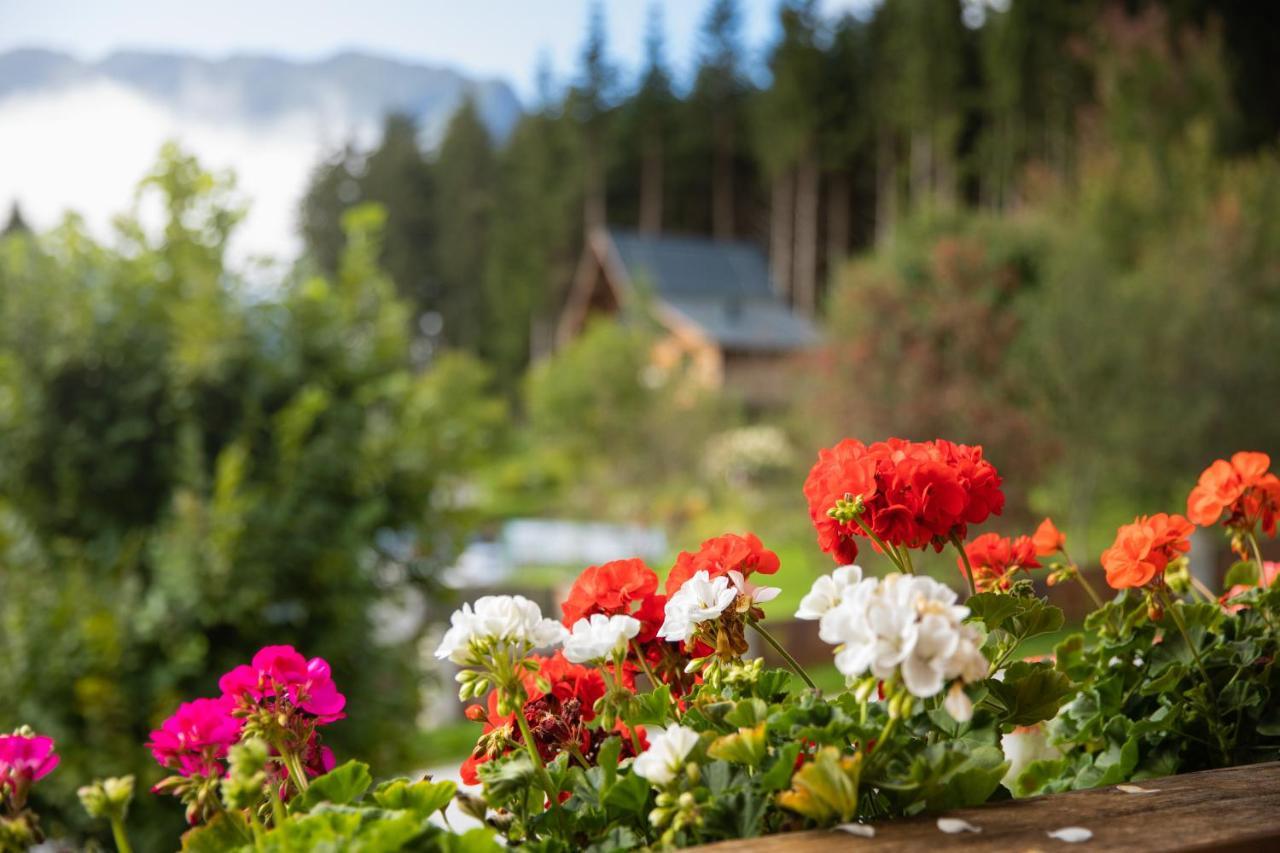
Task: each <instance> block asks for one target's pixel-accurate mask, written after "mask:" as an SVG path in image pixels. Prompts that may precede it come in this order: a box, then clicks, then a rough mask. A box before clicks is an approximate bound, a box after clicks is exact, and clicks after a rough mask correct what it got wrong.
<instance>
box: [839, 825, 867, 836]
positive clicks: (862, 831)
mask: <svg viewBox="0 0 1280 853" xmlns="http://www.w3.org/2000/svg"><path fill="white" fill-rule="evenodd" d="M835 828H836V829H838V830H840V831H841V832H847V833H849V834H850V835H856V836H858V837H859V838H875V837H876V828H875V827H874V826H872V825H871V824H869V823H838V824H836V827H835Z"/></svg>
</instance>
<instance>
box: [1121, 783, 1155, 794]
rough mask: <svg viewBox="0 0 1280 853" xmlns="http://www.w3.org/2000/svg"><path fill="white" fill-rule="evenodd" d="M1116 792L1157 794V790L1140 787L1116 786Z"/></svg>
mask: <svg viewBox="0 0 1280 853" xmlns="http://www.w3.org/2000/svg"><path fill="white" fill-rule="evenodd" d="M1116 790H1117V791H1124V792H1125V793H1126V794H1158V793H1160V791H1159V789H1157V788H1143V787H1142V786H1140V785H1116Z"/></svg>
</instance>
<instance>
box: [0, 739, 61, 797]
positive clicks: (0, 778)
mask: <svg viewBox="0 0 1280 853" xmlns="http://www.w3.org/2000/svg"><path fill="white" fill-rule="evenodd" d="M58 760H59V759H58V756H57V754H56V753H55V752H54V751H53V738H51V737H46V736H44V735H31V736H27V735H23V734H11V735H0V800H3V799H5V798H6V797H13V798H14V799H15V800H17V801H18V802H21V801H23V800H25V799H26V790H27V787H28V786H29V785H30V784H31V783H32V782H35V781H36V780H37V779H42V778H44V777H45V776H48V775H49V773H50V772H51V771H52V770H53V768H55V767H57V766H58Z"/></svg>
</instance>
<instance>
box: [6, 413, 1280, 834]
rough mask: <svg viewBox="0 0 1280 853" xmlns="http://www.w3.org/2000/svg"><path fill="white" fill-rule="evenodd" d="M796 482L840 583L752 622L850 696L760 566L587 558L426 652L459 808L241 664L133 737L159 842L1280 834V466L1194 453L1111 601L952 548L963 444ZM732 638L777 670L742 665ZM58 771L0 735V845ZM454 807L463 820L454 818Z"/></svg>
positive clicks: (758, 556)
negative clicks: (182, 818)
mask: <svg viewBox="0 0 1280 853" xmlns="http://www.w3.org/2000/svg"><path fill="white" fill-rule="evenodd" d="M803 491H804V496H805V498H806V500H807V503H808V510H809V515H810V518H811V520H812V522H813V525H814V528H815V532H816V535H817V543H818V547H820V548H821V549H822V550H823V551H825V552H827V553H828V554H830V555H831V556H832V558H833V563H834V567H833V570H832V571H831V572H830V573H829V574H827V575H824V576H822V577H820V578H818V579H817V580H816V581H815V582H814V583H813V585H812V587H811V588H810V589H809V590H808V592H807V594H805V595H804V597H803V599H802V600H801V602H800V606H799V609H798V611H797V612H796V613H794V614H790V613H786V614H770V615H774V616H784V617H791V616H793V615H794V617H795V618H797V619H801V620H808V621H810V622H812V623H814V624H816V627H817V633H818V637H819V638H820V640H821V642H822V643H823V644H824V645H825V646H827V647H829V650H830V654H831V659H832V661H833V662H834V665H835V667H836V669H838V670H839V672H840V673H841V674H842V675H843V676H844V682H845V683H844V688H843V689H841V690H838V691H835V692H830V691H827V692H824V691H822V690H820V689H818V688H817V687H816V686H815V683H814V681H813V679H812V678H811V677H810V675H809V674H808V673H807V672H806V671H805V670H804V668H803V667H802V666H801V665H800V664H799V663H798V662H797V661H796V659H795V657H794V656H793V655H792V654H791V652H790V651H789V650H788V649H787V647H786V644H785V643H783V642H780V641H779V639H778V638H777V637H775V636H774V634H773V633H771V632H770V631H769V630H768V628H767V627H766V624H765V619H766V615H767V614H768V611H769V607H770V603H771V602H773V603H774V604H776V603H777V602H775V601H774V599H775V598H776V597H777V595H778V593H779V592H780V590H779V589H778V588H776V587H772V586H769V585H768V584H769V582H770V580H771V579H772V577H773V576H774V575H775V574H776V573H777V572H778V570H779V568H780V563H779V560H778V557H777V555H776V554H774V553H773V552H772V551H771V550H769V548H768V547H766V545H765V544H764V543H763V542H761V541H760V539H759V538H757V537H756V536H754V535H751V534H744V535H737V534H725V535H723V536H718V537H715V538H712V539H709V540H707V541H706V542H704V543H703V544H702V545H701V547H700V548H698V549H697V550H696V551H686V552H683V553H681V554H680V556H679V557H678V558H677V560H676V562H675V564H674V565H673V566H672V567H671V569H670V570H669V571H668V572H667V573H666V577H665V578H662V577H660V576H659V574H658V573H657V572H656V571H654V570H653V569H652V568H650V567H649V566H648V565H646V564H645V563H644V562H642V561H640V560H635V559H630V560H619V561H615V562H611V563H607V564H604V565H601V566H592V567H590V568H587V569H586V570H585V571H583V572H582V574H581V575H580V576H579V577H578V579H577V581H576V582H575V583H574V585H573V587H572V589H571V590H570V591H569V594H568V597H567V598H566V600H565V601H564V603H563V606H562V608H561V613H560V614H544V613H543V612H542V609H541V608H540V607H539V606H538V605H537V604H535V603H534V602H532V601H530V600H529V599H526V598H524V597H522V596H518V595H489V596H483V597H481V598H479V599H477V600H476V601H474V602H469V603H467V604H464V605H463V606H462V607H461V608H460V609H459V610H458V611H456V612H455V613H454V614H453V616H452V618H451V620H450V626H449V628H448V630H447V631H446V633H445V634H444V636H443V639H442V640H441V642H440V644H439V647H438V648H437V649H436V652H435V654H436V655H437V657H439V658H441V659H447V660H448V661H451V662H452V663H453V664H454V665H455V666H456V667H457V668H458V674H457V683H458V687H459V698H460V699H461V700H462V701H463V702H464V703H467V711H466V713H467V716H468V718H470V719H472V720H474V721H475V722H476V723H477V739H476V743H475V747H474V749H473V750H472V751H471V754H470V755H469V756H468V757H467V759H466V761H465V762H464V763H463V765H462V767H461V768H460V770H459V773H460V777H461V779H462V780H463V781H464V782H466V783H468V784H469V785H472V786H478V787H477V788H475V789H474V792H471V793H468V792H460V791H458V789H457V786H456V785H455V784H454V783H452V782H450V781H433V780H430V779H423V780H416V781H415V780H411V779H392V780H388V781H382V782H380V783H379V784H376V785H375V784H374V780H373V775H372V772H371V770H370V768H369V767H368V766H366V765H364V764H362V763H360V762H358V761H346V762H345V763H342V764H336V763H335V757H334V756H333V754H332V753H331V752H330V751H329V750H328V748H327V747H325V746H324V745H323V744H322V742H321V741H322V739H321V730H322V729H323V728H324V727H325V726H328V725H330V724H335V723H338V722H339V721H340V720H342V719H343V717H344V711H345V707H346V699H345V697H344V696H343V695H342V693H341V692H339V690H338V687H337V684H336V683H335V675H334V674H333V673H331V671H330V668H329V666H328V665H327V664H326V663H325V662H324V661H323V660H320V659H318V658H312V659H310V660H308V659H307V658H305V657H304V656H303V655H302V654H300V653H299V652H297V651H295V650H294V649H292V648H291V647H287V646H272V647H268V648H265V649H262V650H261V651H260V652H259V653H258V654H257V655H255V656H254V658H253V660H252V662H251V663H250V664H248V665H244V666H240V667H237V668H236V669H234V670H232V671H231V672H229V673H227V674H226V675H225V676H223V678H222V679H221V681H220V682H219V687H220V689H221V695H220V696H218V697H211V698H204V699H195V700H193V701H191V702H188V703H186V704H183V705H182V706H181V707H179V708H178V709H177V710H176V711H175V712H174V714H173V716H172V717H171V718H170V719H169V720H167V721H166V722H165V723H164V724H163V725H162V726H161V727H160V729H158V730H157V731H156V732H154V733H153V734H152V738H151V741H150V743H149V744H148V747H149V748H150V749H151V751H152V754H153V755H154V756H155V758H156V760H157V761H158V762H159V763H160V764H162V765H163V766H164V767H166V768H167V769H168V770H170V771H171V773H172V775H171V776H169V777H168V778H166V779H165V780H164V781H162V782H161V783H160V784H158V785H157V786H156V787H155V789H154V792H155V793H157V794H166V795H172V796H174V797H176V798H177V799H178V800H180V801H181V803H182V804H183V806H184V807H185V809H186V817H187V819H188V822H189V823H190V824H191V827H192V828H191V829H190V830H189V831H188V832H187V834H186V835H185V836H184V838H183V840H182V842H181V843H182V845H183V847H184V849H191V850H201V851H223V850H226V851H260V850H261V851H272V850H309V849H315V848H325V849H361V850H370V851H382V850H387V851H390V850H443V851H450V850H466V851H473V850H474V851H480V850H496V849H500V845H501V844H505V845H508V846H521V847H526V848H528V849H532V850H546V851H570V850H575V851H576V850H602V851H603V850H633V849H634V850H640V849H662V848H674V847H686V846H695V845H707V844H717V843H726V844H729V845H732V846H733V847H734V848H735V849H742V850H772V849H781V848H782V846H783V845H785V846H786V848H787V849H801V850H803V849H805V848H806V847H807V848H811V849H816V848H817V847H818V846H819V845H822V846H826V845H829V844H832V843H841V844H847V845H850V846H852V845H855V844H856V845H867V846H872V847H877V848H879V849H888V850H898V849H901V850H906V849H920V848H921V847H925V846H929V845H942V844H952V845H958V846H965V847H970V848H973V849H990V850H997V849H1032V848H1045V849H1047V848H1049V847H1050V846H1052V845H1061V844H1077V843H1082V844H1086V845H1094V846H1095V847H1099V848H1108V847H1110V848H1117V849H1118V848H1122V847H1123V848H1124V849H1178V848H1189V847H1196V846H1207V845H1219V846H1223V845H1226V846H1230V845H1236V846H1237V848H1238V849H1246V847H1247V846H1248V845H1257V844H1262V845H1264V846H1265V844H1266V843H1268V840H1270V843H1275V841H1276V839H1278V838H1280V819H1278V818H1277V817H1276V815H1277V814H1280V810H1277V808H1276V806H1277V805H1280V802H1277V801H1276V795H1275V794H1274V791H1275V790H1277V784H1276V783H1277V782H1280V763H1275V762H1277V760H1280V700H1278V699H1277V698H1276V697H1277V690H1278V689H1280V675H1277V670H1276V666H1275V661H1276V657H1277V653H1278V652H1280V649H1278V648H1277V645H1278V642H1280V635H1278V634H1277V626H1280V588H1277V587H1275V586H1274V581H1275V579H1276V577H1277V575H1280V566H1277V565H1276V564H1274V563H1268V562H1265V561H1264V560H1263V559H1262V556H1261V547H1260V544H1259V539H1260V538H1263V537H1274V535H1275V531H1276V522H1277V516H1278V515H1280V479H1277V477H1276V476H1275V475H1274V474H1273V473H1271V471H1270V459H1269V458H1268V457H1267V456H1266V455H1265V454H1261V453H1237V454H1235V455H1234V456H1233V457H1232V458H1231V459H1229V460H1219V461H1217V462H1214V463H1213V464H1212V465H1211V466H1210V467H1209V468H1208V469H1206V470H1205V471H1204V473H1203V475H1202V476H1201V478H1200V480H1199V483H1198V484H1197V485H1196V487H1195V489H1194V490H1193V491H1192V492H1191V494H1190V496H1189V498H1188V501H1187V506H1186V508H1185V509H1186V513H1185V515H1184V514H1179V513H1168V512H1158V513H1154V514H1151V515H1143V516H1139V517H1138V518H1136V519H1135V520H1134V521H1133V522H1132V523H1130V524H1126V525H1124V526H1123V527H1121V528H1120V529H1119V531H1118V532H1117V534H1116V537H1115V541H1114V542H1113V544H1112V545H1111V546H1110V547H1108V548H1107V549H1106V550H1104V551H1103V552H1102V554H1101V563H1102V566H1103V568H1104V570H1105V578H1106V583H1107V587H1106V588H1105V589H1102V588H1099V587H1098V586H1095V585H1094V584H1093V583H1091V582H1090V581H1088V580H1087V579H1086V578H1085V577H1084V576H1083V575H1082V574H1081V572H1080V569H1079V564H1078V563H1077V562H1076V561H1075V560H1074V559H1073V558H1072V556H1070V555H1069V551H1068V542H1067V540H1066V537H1065V536H1063V535H1062V533H1061V532H1060V531H1059V530H1058V529H1057V527H1056V526H1055V525H1054V523H1053V522H1052V521H1051V520H1048V519H1046V520H1045V521H1044V522H1043V523H1041V524H1040V525H1039V527H1038V528H1037V529H1036V530H1034V531H1033V532H1032V533H1031V534H1029V535H1025V536H1017V537H1012V538H1009V537H1004V536H1000V535H998V534H995V533H990V532H986V533H980V534H979V533H976V532H975V531H974V528H975V527H977V526H978V525H981V524H983V523H985V522H987V521H988V520H989V519H990V518H991V517H992V516H995V515H999V514H1000V513H1001V512H1002V510H1003V507H1004V493H1003V490H1002V479H1001V476H1000V475H999V473H998V472H997V471H996V469H995V467H994V466H993V465H992V464H991V463H990V462H989V461H988V460H987V459H985V458H984V456H983V453H982V449H981V448H980V447H972V446H966V445H961V444H955V443H952V442H949V441H944V440H936V441H928V442H910V441H905V440H901V439H890V440H887V441H882V442H876V443H873V444H870V445H867V444H863V443H862V442H858V441H853V440H846V441H843V442H841V443H839V444H838V445H836V446H834V447H832V448H829V449H827V450H824V451H822V452H821V454H820V455H819V458H818V460H817V462H816V463H815V464H814V466H813V468H812V470H811V471H810V473H809V476H808V478H807V479H806V481H805V484H804V490H803ZM1197 526H1200V527H1206V528H1208V527H1213V528H1220V529H1221V530H1222V531H1223V533H1224V535H1225V537H1226V539H1227V541H1228V542H1229V544H1230V547H1231V548H1232V549H1233V551H1234V552H1235V553H1236V555H1237V556H1238V558H1239V559H1238V561H1237V562H1236V563H1235V564H1234V565H1233V566H1232V567H1231V569H1230V571H1229V572H1228V573H1227V576H1226V578H1225V583H1224V589H1223V590H1221V591H1215V590H1211V589H1209V588H1207V587H1206V586H1205V585H1204V584H1203V583H1201V582H1200V581H1199V580H1197V579H1195V578H1193V577H1192V576H1191V574H1190V572H1189V569H1188V561H1187V554H1188V552H1189V550H1190V536H1191V533H1192V532H1193V530H1194V529H1195V528H1196V527H1197ZM926 549H932V550H934V551H935V552H938V553H941V552H943V551H950V552H952V553H954V556H955V561H956V580H957V581H958V583H957V584H956V586H960V587H961V588H963V589H964V590H965V593H964V594H961V593H958V592H957V591H956V590H955V589H954V588H953V587H952V586H951V585H949V584H947V583H944V582H942V581H940V580H937V579H935V578H932V577H928V576H925V575H921V574H917V573H916V567H915V558H916V556H917V555H918V554H919V553H920V552H921V551H924V550H926ZM1037 576H1042V577H1044V578H1045V579H1046V580H1047V582H1048V584H1049V595H1048V596H1039V595H1037V594H1036V593H1035V592H1034V591H1033V587H1032V583H1031V580H1032V578H1033V577H1037ZM1063 584H1074V585H1077V586H1078V587H1079V588H1080V589H1081V590H1083V591H1084V594H1085V595H1086V596H1087V597H1088V599H1089V600H1090V601H1091V602H1092V603H1093V607H1092V610H1091V612H1090V613H1089V614H1088V616H1087V617H1086V618H1085V620H1084V625H1083V630H1082V631H1080V632H1078V633H1075V634H1072V635H1070V636H1068V637H1067V638H1066V639H1065V640H1063V641H1061V642H1060V643H1059V644H1058V645H1057V647H1056V649H1055V651H1054V654H1053V655H1051V656H1048V657H1042V658H1028V657H1027V651H1026V650H1027V646H1028V643H1029V641H1033V640H1035V639H1036V638H1041V637H1044V636H1045V635H1048V634H1057V633H1060V632H1061V631H1062V629H1063V627H1064V624H1063V623H1064V617H1063V612H1062V610H1061V609H1059V608H1058V607H1057V606H1055V604H1054V603H1053V594H1054V588H1057V587H1060V585H1063ZM557 617H559V618H557ZM752 633H755V634H757V635H758V636H759V638H760V640H761V641H762V642H763V643H764V644H766V645H767V646H768V647H769V648H770V649H771V650H772V652H773V655H776V657H774V659H776V660H781V661H783V662H784V663H785V664H786V666H785V667H781V668H771V667H766V666H765V665H764V661H763V660H762V659H761V658H749V657H747V654H748V649H749V644H748V636H749V635H750V634H752ZM773 655H771V657H773ZM338 675H339V676H340V674H338ZM338 680H340V678H339V679H338ZM343 724H344V725H358V724H359V721H358V720H348V721H346V722H345V723H343ZM1268 762H1270V763H1268ZM56 764H57V758H56V754H55V753H54V750H53V743H52V741H50V740H49V739H48V738H42V737H39V736H37V735H35V734H34V733H32V732H30V731H20V732H18V733H16V734H15V735H12V736H7V737H3V738H0V796H2V797H3V817H2V818H0V849H6V850H7V849H9V848H11V847H12V848H14V849H22V848H23V846H24V845H25V844H29V843H32V842H34V841H36V840H38V839H39V838H40V837H41V826H40V822H39V818H38V816H37V815H35V814H34V813H33V812H32V811H31V810H30V809H29V808H28V800H27V795H28V793H29V791H30V789H31V786H32V785H34V784H37V783H38V781H39V779H40V778H41V777H42V776H44V775H46V774H47V773H49V772H50V771H52V770H53V769H54V768H55V767H56ZM335 765H336V766H335ZM131 795H132V780H114V779H111V780H105V781H103V782H99V783H95V784H94V785H92V786H89V787H88V788H85V789H82V792H81V796H82V799H83V801H84V803H85V806H86V808H88V810H89V812H90V813H91V814H92V815H94V816H96V817H100V818H102V819H104V820H107V821H109V822H110V824H111V826H112V829H113V831H114V835H115V838H116V839H117V845H118V846H119V847H120V849H122V850H124V849H127V845H128V839H127V831H126V827H125V817H126V811H127V807H128V803H129V799H130V796H131ZM1046 795H1047V796H1046ZM455 799H456V800H457V802H458V805H459V807H460V808H461V810H462V811H463V812H464V813H465V814H467V815H469V816H471V817H472V818H474V819H475V820H476V821H478V822H480V824H481V826H479V827H478V828H474V829H470V830H468V831H466V832H455V831H454V829H453V828H451V827H449V826H448V824H447V823H446V822H445V821H444V819H443V816H442V813H443V810H444V808H445V807H446V806H447V805H449V804H450V803H451V802H452V801H454V800H455ZM833 833H835V834H833ZM6 845H7V846H6Z"/></svg>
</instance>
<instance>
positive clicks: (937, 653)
mask: <svg viewBox="0 0 1280 853" xmlns="http://www.w3.org/2000/svg"><path fill="white" fill-rule="evenodd" d="M956 600H957V596H956V593H955V591H954V590H952V589H951V588H950V587H948V586H946V585H945V584H942V583H939V582H938V581H935V580H933V579H932V578H928V577H923V576H917V575H903V574H899V573H897V572H895V573H892V574H889V575H887V576H885V577H884V578H870V577H863V576H862V569H861V568H859V567H858V566H843V567H841V568H839V569H837V570H836V571H835V572H833V573H832V574H831V575H827V576H824V577H822V578H819V579H818V580H817V581H816V582H815V583H814V585H813V588H812V589H811V590H810V592H809V594H808V595H806V596H805V597H804V599H802V600H801V604H800V609H799V611H798V612H797V613H796V616H797V617H798V618H801V619H817V620H818V636H819V637H820V638H821V639H822V641H823V642H825V643H829V644H831V645H833V646H835V647H836V655H835V663H836V668H837V669H839V670H840V672H841V673H843V674H844V676H845V677H846V678H847V679H849V680H850V681H851V682H852V681H854V680H856V679H859V678H862V677H863V676H866V675H868V674H869V675H871V676H873V677H874V678H876V679H879V680H881V681H886V682H892V683H893V684H895V685H896V684H900V685H901V686H902V687H903V688H905V689H906V691H907V692H908V693H910V694H911V695H912V696H915V697H917V698H921V699H926V698H929V697H931V696H936V695H937V694H939V693H941V692H942V690H943V689H944V688H946V687H947V686H948V685H950V690H949V691H948V694H947V698H946V702H945V707H946V708H947V711H948V712H949V713H950V714H951V715H952V716H953V717H955V718H956V719H957V720H961V721H964V720H968V719H969V718H970V717H971V716H972V714H973V704H972V702H971V701H970V700H969V697H968V696H967V695H966V694H965V692H964V685H965V684H969V683H972V682H975V681H980V680H982V679H984V678H986V677H987V675H988V663H987V659H986V657H985V656H984V655H983V654H982V651H981V646H982V640H983V637H982V635H981V633H980V632H979V631H978V629H977V628H975V627H974V626H972V625H969V624H966V623H965V622H964V619H965V618H966V617H967V616H968V615H969V608H967V607H964V606H962V605H959V604H957V603H956Z"/></svg>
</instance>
